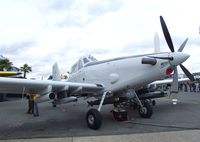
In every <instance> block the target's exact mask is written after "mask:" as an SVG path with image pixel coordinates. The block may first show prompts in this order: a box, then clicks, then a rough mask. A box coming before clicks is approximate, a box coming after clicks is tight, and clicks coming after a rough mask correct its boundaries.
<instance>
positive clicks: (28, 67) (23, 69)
mask: <svg viewBox="0 0 200 142" xmlns="http://www.w3.org/2000/svg"><path fill="white" fill-rule="evenodd" d="M20 71H21V72H23V73H24V78H26V74H27V73H29V72H32V68H31V67H30V66H29V65H28V64H24V65H23V66H22V67H20Z"/></svg>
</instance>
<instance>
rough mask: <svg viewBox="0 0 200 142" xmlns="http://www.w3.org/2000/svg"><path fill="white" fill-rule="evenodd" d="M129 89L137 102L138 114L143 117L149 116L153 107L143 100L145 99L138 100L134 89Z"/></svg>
mask: <svg viewBox="0 0 200 142" xmlns="http://www.w3.org/2000/svg"><path fill="white" fill-rule="evenodd" d="M130 91H131V92H132V93H133V94H134V96H135V99H136V101H137V102H138V104H139V110H138V112H139V115H140V116H141V117H143V118H150V117H151V116H152V114H153V109H152V107H151V105H150V104H149V102H148V101H145V100H144V101H140V99H139V97H138V96H137V94H136V92H135V90H133V89H131V90H130Z"/></svg>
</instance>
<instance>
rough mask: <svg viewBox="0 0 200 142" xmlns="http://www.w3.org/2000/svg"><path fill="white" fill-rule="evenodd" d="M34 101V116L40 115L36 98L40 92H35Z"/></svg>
mask: <svg viewBox="0 0 200 142" xmlns="http://www.w3.org/2000/svg"><path fill="white" fill-rule="evenodd" d="M33 95H34V96H33V103H34V108H35V109H34V113H33V116H35V117H36V116H39V109H38V104H37V102H36V99H37V98H38V97H39V96H40V95H38V94H33Z"/></svg>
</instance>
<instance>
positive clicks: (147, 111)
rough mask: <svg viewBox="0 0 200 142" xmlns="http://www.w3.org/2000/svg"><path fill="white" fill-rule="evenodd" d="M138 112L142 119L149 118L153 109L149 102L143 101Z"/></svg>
mask: <svg viewBox="0 0 200 142" xmlns="http://www.w3.org/2000/svg"><path fill="white" fill-rule="evenodd" d="M138 112H139V115H140V116H141V117H142V118H150V117H151V116H152V114H153V109H152V107H151V105H150V104H149V102H147V101H144V102H143V108H141V107H140V108H139V111H138Z"/></svg>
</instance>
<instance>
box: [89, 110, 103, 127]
mask: <svg viewBox="0 0 200 142" xmlns="http://www.w3.org/2000/svg"><path fill="white" fill-rule="evenodd" d="M86 122H87V125H88V127H89V128H91V129H95V130H97V129H99V128H100V127H101V124H102V117H101V113H100V112H99V111H98V110H96V109H90V110H89V111H88V112H87V115H86Z"/></svg>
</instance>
